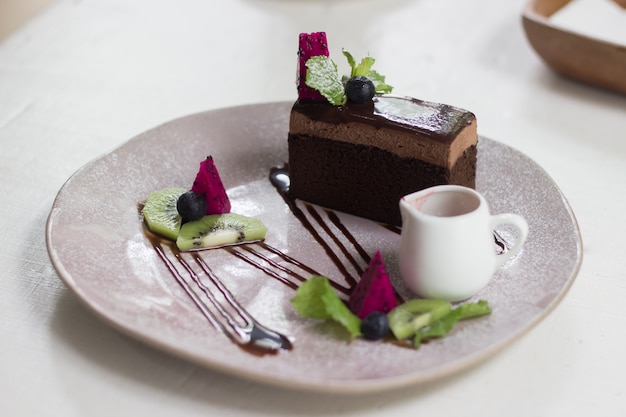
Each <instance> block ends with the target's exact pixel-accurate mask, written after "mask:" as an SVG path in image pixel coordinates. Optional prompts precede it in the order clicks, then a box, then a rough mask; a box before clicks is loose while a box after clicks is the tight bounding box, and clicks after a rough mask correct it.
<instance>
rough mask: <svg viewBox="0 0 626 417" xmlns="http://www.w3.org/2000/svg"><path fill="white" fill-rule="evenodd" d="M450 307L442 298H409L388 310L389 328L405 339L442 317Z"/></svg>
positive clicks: (396, 335)
mask: <svg viewBox="0 0 626 417" xmlns="http://www.w3.org/2000/svg"><path fill="white" fill-rule="evenodd" d="M451 309H452V305H451V304H450V303H449V302H447V301H444V300H433V299H424V298H420V299H414V300H409V301H407V302H406V303H404V304H400V305H399V306H397V307H396V308H394V309H393V310H391V311H390V312H389V314H388V318H389V328H390V329H391V332H392V333H393V335H394V336H395V337H396V338H397V339H400V340H402V339H406V338H409V337H411V336H413V335H415V333H416V332H417V331H418V330H419V329H421V328H422V327H425V326H428V325H429V324H431V323H433V322H435V321H437V320H439V319H440V318H442V317H444V316H445V315H447V314H448V313H449V312H450V310H451Z"/></svg>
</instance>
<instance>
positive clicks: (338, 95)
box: [305, 56, 346, 106]
mask: <svg viewBox="0 0 626 417" xmlns="http://www.w3.org/2000/svg"><path fill="white" fill-rule="evenodd" d="M306 66H307V71H306V81H305V83H306V85H308V86H309V87H311V88H314V89H316V90H317V91H319V92H320V93H321V94H322V95H323V96H324V97H326V99H327V100H328V101H329V102H330V103H331V104H334V105H336V106H339V105H342V104H345V102H346V95H345V92H344V87H343V84H342V83H341V79H340V77H339V73H338V71H337V65H336V64H335V63H334V62H333V61H332V60H331V59H330V58H328V57H327V56H314V57H311V58H309V60H307V62H306Z"/></svg>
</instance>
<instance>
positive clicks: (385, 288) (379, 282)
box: [348, 250, 398, 319]
mask: <svg viewBox="0 0 626 417" xmlns="http://www.w3.org/2000/svg"><path fill="white" fill-rule="evenodd" d="M348 305H349V307H350V311H352V312H353V313H354V314H356V315H357V316H359V318H361V319H364V318H365V317H367V316H368V315H369V314H370V313H373V312H374V311H379V312H381V313H388V312H389V311H391V310H393V308H394V307H396V306H397V305H398V301H397V300H396V295H395V292H394V290H393V286H392V285H391V281H390V280H389V274H387V270H386V269H385V264H384V262H383V258H382V256H381V254H380V250H377V251H376V254H374V256H373V257H372V259H371V260H370V262H369V265H368V266H367V270H366V271H365V272H364V273H363V275H362V276H361V281H359V283H358V284H357V286H356V288H355V289H354V291H352V294H350V300H349V303H348Z"/></svg>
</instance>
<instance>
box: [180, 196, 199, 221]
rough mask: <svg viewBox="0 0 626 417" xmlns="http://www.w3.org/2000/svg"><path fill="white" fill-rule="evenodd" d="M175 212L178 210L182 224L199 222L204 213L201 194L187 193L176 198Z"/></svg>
mask: <svg viewBox="0 0 626 417" xmlns="http://www.w3.org/2000/svg"><path fill="white" fill-rule="evenodd" d="M176 210H178V214H180V217H182V219H183V222H192V221H194V220H199V219H201V218H202V216H204V214H205V213H206V201H205V200H204V196H202V195H201V194H199V193H194V192H193V191H187V192H186V193H184V194H182V195H181V196H180V197H178V201H177V202H176Z"/></svg>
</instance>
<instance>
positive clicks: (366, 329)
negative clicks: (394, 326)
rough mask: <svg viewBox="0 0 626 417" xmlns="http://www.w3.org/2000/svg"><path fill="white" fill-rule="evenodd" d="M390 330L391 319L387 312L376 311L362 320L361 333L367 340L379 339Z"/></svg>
mask: <svg viewBox="0 0 626 417" xmlns="http://www.w3.org/2000/svg"><path fill="white" fill-rule="evenodd" d="M388 332H389V319H388V318H387V315H386V314H385V313H381V312H380V311H374V312H373V313H370V314H368V315H367V316H366V317H365V318H364V319H363V320H362V321H361V333H363V337H364V338H366V339H367V340H379V339H382V338H383V337H385V335H386V334H387V333H388Z"/></svg>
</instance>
